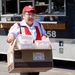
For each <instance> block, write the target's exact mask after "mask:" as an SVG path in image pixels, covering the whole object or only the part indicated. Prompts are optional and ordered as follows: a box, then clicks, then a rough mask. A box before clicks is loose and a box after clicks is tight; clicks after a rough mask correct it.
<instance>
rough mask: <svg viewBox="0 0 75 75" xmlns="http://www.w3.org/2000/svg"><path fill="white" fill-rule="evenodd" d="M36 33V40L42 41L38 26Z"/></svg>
mask: <svg viewBox="0 0 75 75" xmlns="http://www.w3.org/2000/svg"><path fill="white" fill-rule="evenodd" d="M36 33H37V36H36V40H41V34H40V31H39V28H38V27H37V26H36Z"/></svg>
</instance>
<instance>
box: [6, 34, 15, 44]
mask: <svg viewBox="0 0 75 75" xmlns="http://www.w3.org/2000/svg"><path fill="white" fill-rule="evenodd" d="M14 40H15V37H14V35H13V34H10V35H8V36H7V38H6V41H7V42H8V43H13V42H14Z"/></svg>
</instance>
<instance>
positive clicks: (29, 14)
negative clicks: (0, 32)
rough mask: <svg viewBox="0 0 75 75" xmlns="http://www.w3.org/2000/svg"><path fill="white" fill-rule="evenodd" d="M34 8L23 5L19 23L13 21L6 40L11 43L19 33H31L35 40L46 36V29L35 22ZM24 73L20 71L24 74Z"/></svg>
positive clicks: (36, 73) (34, 74) (32, 74)
mask: <svg viewBox="0 0 75 75" xmlns="http://www.w3.org/2000/svg"><path fill="white" fill-rule="evenodd" d="M35 13H36V10H35V9H34V7H32V6H25V7H24V8H23V10H22V18H23V20H22V21H21V22H19V23H15V24H14V25H13V26H12V27H11V28H10V30H9V33H8V36H7V38H6V41H7V42H8V43H12V42H13V41H14V40H15V38H17V36H18V35H19V34H26V35H32V36H33V37H34V38H33V39H34V41H35V40H41V39H45V38H46V36H47V35H46V31H45V30H44V28H43V26H42V25H41V24H40V23H38V22H35V21H34V20H35ZM25 74H26V73H21V75H25ZM27 75H39V73H38V72H35V73H34V72H33V73H27Z"/></svg>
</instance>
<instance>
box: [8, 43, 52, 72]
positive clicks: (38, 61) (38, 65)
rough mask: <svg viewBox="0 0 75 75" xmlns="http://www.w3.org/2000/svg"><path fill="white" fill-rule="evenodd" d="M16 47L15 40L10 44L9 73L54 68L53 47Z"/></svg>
mask: <svg viewBox="0 0 75 75" xmlns="http://www.w3.org/2000/svg"><path fill="white" fill-rule="evenodd" d="M14 48H15V42H14V43H13V44H12V45H11V44H10V47H9V50H8V54H7V64H8V72H9V73H18V72H45V71H48V70H50V69H52V68H53V59H52V49H21V50H18V49H17V50H15V49H14Z"/></svg>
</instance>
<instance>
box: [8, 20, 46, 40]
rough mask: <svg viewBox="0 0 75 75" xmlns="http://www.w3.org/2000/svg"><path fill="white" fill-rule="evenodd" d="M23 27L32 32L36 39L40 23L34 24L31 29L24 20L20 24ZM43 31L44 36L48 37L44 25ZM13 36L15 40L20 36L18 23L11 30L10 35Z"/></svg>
mask: <svg viewBox="0 0 75 75" xmlns="http://www.w3.org/2000/svg"><path fill="white" fill-rule="evenodd" d="M19 23H20V25H21V26H27V27H28V29H29V31H30V32H31V34H32V35H33V39H34V40H35V39H36V29H35V26H38V25H39V23H38V22H34V23H33V25H32V26H31V27H30V26H28V25H27V24H26V23H25V21H24V20H22V21H21V22H19ZM40 28H41V31H42V36H47V34H46V31H45V29H44V27H43V25H41V27H40ZM10 34H13V35H14V36H15V38H17V36H18V35H19V34H20V26H19V25H18V23H15V24H14V25H13V26H12V27H11V28H10V30H9V33H8V35H10Z"/></svg>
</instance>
